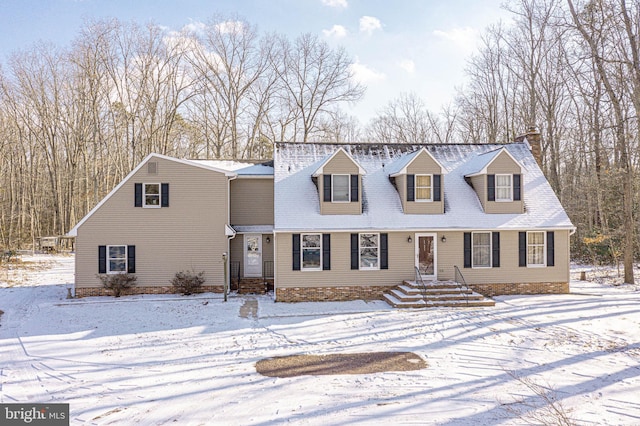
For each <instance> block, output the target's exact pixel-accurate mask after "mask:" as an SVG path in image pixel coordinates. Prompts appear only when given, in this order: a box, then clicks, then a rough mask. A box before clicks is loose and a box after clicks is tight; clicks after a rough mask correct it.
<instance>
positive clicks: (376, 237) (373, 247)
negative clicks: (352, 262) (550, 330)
mask: <svg viewBox="0 0 640 426" xmlns="http://www.w3.org/2000/svg"><path fill="white" fill-rule="evenodd" d="M358 250H359V257H360V269H364V270H366V269H380V234H360V235H359V236H358Z"/></svg>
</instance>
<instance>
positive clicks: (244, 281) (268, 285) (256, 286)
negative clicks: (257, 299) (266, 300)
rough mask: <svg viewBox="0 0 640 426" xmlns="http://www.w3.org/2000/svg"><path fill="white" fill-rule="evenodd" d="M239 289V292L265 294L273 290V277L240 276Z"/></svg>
mask: <svg viewBox="0 0 640 426" xmlns="http://www.w3.org/2000/svg"><path fill="white" fill-rule="evenodd" d="M237 289H238V293H239V294H265V293H266V292H267V291H269V290H273V278H240V281H239V283H238V284H237Z"/></svg>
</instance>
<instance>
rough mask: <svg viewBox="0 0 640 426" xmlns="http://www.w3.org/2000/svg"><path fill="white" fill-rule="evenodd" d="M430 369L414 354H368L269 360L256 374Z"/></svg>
mask: <svg viewBox="0 0 640 426" xmlns="http://www.w3.org/2000/svg"><path fill="white" fill-rule="evenodd" d="M427 366H428V365H427V362H426V361H425V360H424V359H422V358H421V357H420V356H418V355H416V354H414V353H413V352H367V353H355V354H328V355H291V356H281V357H275V358H268V359H263V360H261V361H258V362H257V363H256V371H257V372H258V373H260V374H262V375H263V376H268V377H280V378H283V377H297V376H327V375H337V374H372V373H384V372H387V371H413V370H421V369H423V368H427Z"/></svg>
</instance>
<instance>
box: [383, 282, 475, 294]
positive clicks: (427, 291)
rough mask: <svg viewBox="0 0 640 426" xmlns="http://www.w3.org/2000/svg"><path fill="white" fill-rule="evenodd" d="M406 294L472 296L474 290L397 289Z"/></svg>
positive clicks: (463, 288)
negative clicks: (461, 294)
mask: <svg viewBox="0 0 640 426" xmlns="http://www.w3.org/2000/svg"><path fill="white" fill-rule="evenodd" d="M396 288H397V289H399V290H400V291H402V292H403V293H405V294H459V293H466V294H471V293H473V290H471V289H470V288H467V287H462V288H458V287H426V288H423V287H413V286H408V285H405V284H400V285H399V286H397V287H396Z"/></svg>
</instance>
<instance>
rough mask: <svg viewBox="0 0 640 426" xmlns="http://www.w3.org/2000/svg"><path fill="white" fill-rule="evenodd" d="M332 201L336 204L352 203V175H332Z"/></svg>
mask: <svg viewBox="0 0 640 426" xmlns="http://www.w3.org/2000/svg"><path fill="white" fill-rule="evenodd" d="M331 178H332V185H331V201H332V202H334V203H348V202H350V201H351V192H350V179H351V175H331Z"/></svg>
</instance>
